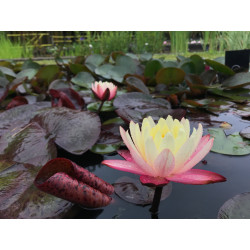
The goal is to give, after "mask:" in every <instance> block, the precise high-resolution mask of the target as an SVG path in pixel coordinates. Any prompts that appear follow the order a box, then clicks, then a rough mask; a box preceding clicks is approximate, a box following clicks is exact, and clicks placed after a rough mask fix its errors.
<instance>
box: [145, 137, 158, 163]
mask: <svg viewBox="0 0 250 250" xmlns="http://www.w3.org/2000/svg"><path fill="white" fill-rule="evenodd" d="M145 154H146V159H147V162H148V164H149V165H150V166H152V167H153V166H154V161H155V159H156V157H157V155H158V150H157V148H156V146H155V143H154V140H153V138H152V137H151V136H150V137H148V138H147V140H146V144H145Z"/></svg>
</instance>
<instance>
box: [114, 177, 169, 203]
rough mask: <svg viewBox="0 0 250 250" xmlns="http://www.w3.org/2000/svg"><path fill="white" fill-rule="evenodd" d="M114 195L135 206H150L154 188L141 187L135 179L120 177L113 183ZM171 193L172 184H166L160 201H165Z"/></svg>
mask: <svg viewBox="0 0 250 250" xmlns="http://www.w3.org/2000/svg"><path fill="white" fill-rule="evenodd" d="M114 187H115V193H116V194H117V195H118V196H119V197H120V198H121V199H123V200H125V201H128V202H130V203H134V204H136V205H141V206H145V205H149V204H152V202H153V198H154V191H155V189H154V188H150V187H147V186H145V185H142V184H141V182H140V181H139V180H137V179H132V178H129V177H126V176H124V177H121V178H119V179H118V180H117V181H116V182H115V183H114ZM171 192H172V184H171V183H169V184H167V185H166V186H165V187H164V188H163V190H162V196H161V200H165V199H166V198H167V197H168V196H169V195H170V194H171Z"/></svg>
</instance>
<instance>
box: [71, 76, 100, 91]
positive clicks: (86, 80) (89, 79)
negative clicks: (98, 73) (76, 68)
mask: <svg viewBox="0 0 250 250" xmlns="http://www.w3.org/2000/svg"><path fill="white" fill-rule="evenodd" d="M94 81H95V78H94V77H93V76H92V75H91V74H90V73H88V72H80V73H78V74H77V75H76V76H75V77H73V78H72V79H71V82H72V83H74V84H76V85H78V86H80V87H84V88H87V89H89V88H91V84H92V83H93V82H94Z"/></svg>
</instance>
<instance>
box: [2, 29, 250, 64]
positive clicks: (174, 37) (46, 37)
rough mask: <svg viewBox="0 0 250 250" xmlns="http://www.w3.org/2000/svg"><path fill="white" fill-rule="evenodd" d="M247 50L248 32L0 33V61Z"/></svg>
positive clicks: (249, 46) (248, 46) (249, 40)
mask: <svg viewBox="0 0 250 250" xmlns="http://www.w3.org/2000/svg"><path fill="white" fill-rule="evenodd" d="M249 48H250V31H86V32H85V31H72V32H63V31H60V32H59V31H56V32H0V59H13V58H30V57H38V56H55V55H58V54H59V55H60V56H86V55H90V54H103V55H109V54H110V53H111V52H113V51H121V52H123V53H135V54H142V53H152V54H162V55H163V56H164V55H166V54H167V55H170V56H171V55H176V54H181V55H184V56H186V55H188V53H189V52H190V51H192V52H197V51H199V52H201V53H205V52H206V53H209V54H211V55H217V54H218V55H219V54H222V52H224V51H225V50H238V49H249Z"/></svg>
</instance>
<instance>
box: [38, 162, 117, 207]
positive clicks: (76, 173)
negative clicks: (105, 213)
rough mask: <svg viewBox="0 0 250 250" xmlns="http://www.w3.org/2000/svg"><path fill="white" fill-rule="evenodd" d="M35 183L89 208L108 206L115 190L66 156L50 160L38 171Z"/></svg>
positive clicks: (51, 192) (47, 190) (46, 190)
mask: <svg viewBox="0 0 250 250" xmlns="http://www.w3.org/2000/svg"><path fill="white" fill-rule="evenodd" d="M34 183H35V185H36V186H37V187H38V188H39V189H41V190H42V191H44V192H47V193H49V194H52V195H55V196H57V197H60V198H63V199H66V200H68V201H71V202H74V203H78V204H80V205H82V206H84V207H88V208H99V207H103V206H107V205H108V204H109V203H110V202H111V200H112V198H110V197H109V196H108V195H110V194H112V193H113V192H114V188H113V186H112V185H110V184H109V183H107V182H105V181H104V180H102V179H100V178H98V177H97V176H95V175H94V174H92V173H90V172H89V171H88V170H86V169H84V168H82V167H79V166H78V165H76V164H75V163H73V162H71V161H70V160H68V159H65V158H57V159H54V160H51V161H49V162H48V163H47V164H46V165H45V166H44V167H43V168H42V169H41V170H40V171H39V173H38V175H37V176H36V179H35V181H34Z"/></svg>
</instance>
